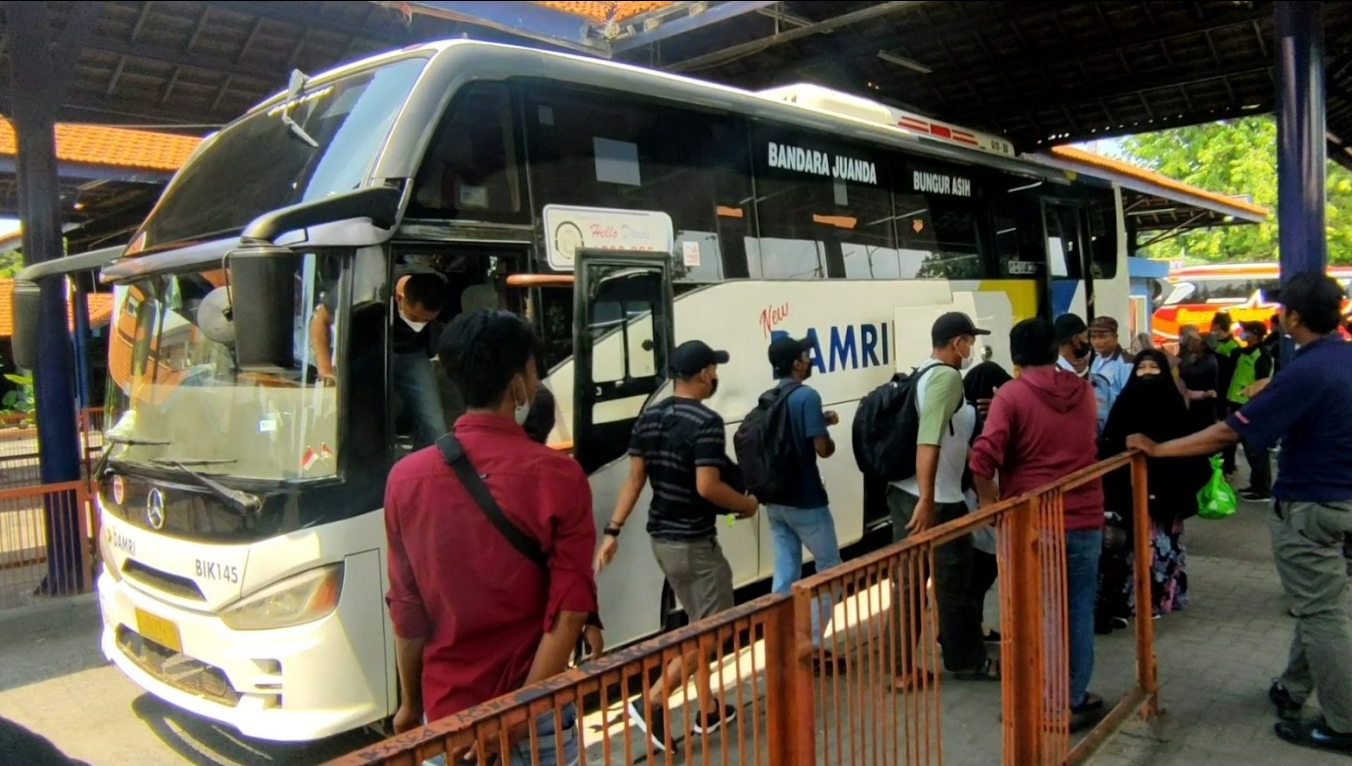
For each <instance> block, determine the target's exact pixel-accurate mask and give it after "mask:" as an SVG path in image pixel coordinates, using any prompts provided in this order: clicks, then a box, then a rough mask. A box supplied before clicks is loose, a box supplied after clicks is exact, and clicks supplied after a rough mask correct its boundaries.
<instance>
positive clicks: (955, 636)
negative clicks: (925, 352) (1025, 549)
mask: <svg viewBox="0 0 1352 766" xmlns="http://www.w3.org/2000/svg"><path fill="white" fill-rule="evenodd" d="M979 335H990V331H988V330H982V329H980V328H978V327H977V326H976V325H975V324H973V323H972V319H971V317H969V316H967V315H966V314H963V313H962V312H959V311H950V312H949V313H947V314H944V315H942V316H940V317H939V318H938V319H936V320H934V325H933V326H932V327H931V329H930V340H931V341H932V343H931V346H932V348H933V352H932V353H931V354H930V358H929V361H927V362H926V363H925V364H923V365H921V366H920V367H919V368H918V369H917V370H916V372H915V375H917V376H918V378H917V380H916V384H915V385H916V389H915V393H916V397H915V406H916V414H917V415H918V417H919V421H920V429H919V432H918V435H917V437H916V453H915V475H914V476H913V477H911V478H909V479H902V480H901V481H894V482H892V483H891V485H890V486H889V487H888V488H887V507H888V509H889V510H890V511H891V515H892V539H893V540H896V541H900V540H903V539H905V538H906V537H907V536H908V535H911V534H919V533H920V532H924V531H925V530H926V529H929V528H930V527H932V526H935V525H938V524H943V523H945V522H948V521H952V520H954V519H956V518H959V517H961V516H963V515H964V514H966V513H967V510H968V509H967V501H966V498H965V497H964V496H963V488H962V476H963V471H964V469H965V468H966V467H967V447H968V445H969V444H970V442H971V440H972V432H973V430H975V428H976V408H974V407H973V406H972V405H970V404H968V403H967V401H966V398H965V397H964V396H963V390H962V374H961V373H960V372H959V370H965V369H967V368H969V367H971V366H972V362H973V360H974V359H975V351H974V350H973V346H974V345H975V344H976V339H977V336H979ZM934 563H935V569H936V571H935V577H934V579H935V592H936V595H937V597H938V601H939V633H940V634H941V635H942V636H943V655H944V667H945V669H947V670H949V671H950V672H952V673H954V675H955V676H956V677H957V678H958V679H961V680H997V679H999V677H1000V673H999V668H998V667H997V666H996V664H995V662H994V661H993V660H991V659H989V658H988V657H987V656H986V648H985V643H984V632H983V631H982V629H981V617H982V615H981V612H980V610H979V607H978V606H977V604H976V602H974V601H973V599H972V598H971V597H970V596H969V595H968V588H969V586H970V584H971V578H972V536H971V535H964V536H962V537H960V538H958V539H956V540H954V541H952V542H950V543H947V544H945V545H941V546H939V549H938V550H937V551H935V554H934ZM917 585H918V584H915V583H910V584H907V587H915V586H917ZM905 612H906V610H904V609H902V610H898V616H899V617H901V619H902V621H903V622H909V621H908V620H907V615H906V614H905ZM917 627H918V626H914V625H903V626H902V628H901V630H900V631H899V635H901V636H903V637H910V638H918V636H914V635H913V634H912V632H913V631H914V630H915V629H916V628H917ZM913 646H914V644H913V643H912V644H911V645H908V646H907V647H904V648H906V649H910V648H913ZM907 653H908V652H903V656H904V655H906V654H907ZM903 665H904V663H903ZM901 670H902V674H903V675H905V673H906V672H907V671H909V670H910V668H908V667H905V666H903V667H902V668H901ZM900 680H903V681H904V680H905V679H904V678H903V679H900ZM893 685H894V686H896V683H895V682H894V684H893Z"/></svg>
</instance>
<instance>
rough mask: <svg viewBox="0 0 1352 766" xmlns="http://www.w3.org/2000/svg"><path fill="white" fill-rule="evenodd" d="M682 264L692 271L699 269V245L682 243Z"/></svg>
mask: <svg viewBox="0 0 1352 766" xmlns="http://www.w3.org/2000/svg"><path fill="white" fill-rule="evenodd" d="M681 262H682V263H684V264H685V265H686V266H687V267H689V268H692V269H697V268H699V243H698V242H682V243H681Z"/></svg>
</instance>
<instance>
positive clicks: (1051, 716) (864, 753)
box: [330, 454, 1157, 766]
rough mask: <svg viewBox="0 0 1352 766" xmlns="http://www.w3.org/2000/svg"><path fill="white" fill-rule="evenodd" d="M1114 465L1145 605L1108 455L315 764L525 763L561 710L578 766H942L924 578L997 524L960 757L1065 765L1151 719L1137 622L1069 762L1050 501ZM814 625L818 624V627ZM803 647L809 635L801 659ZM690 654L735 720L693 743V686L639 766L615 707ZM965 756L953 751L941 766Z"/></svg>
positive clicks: (1146, 640) (1144, 634)
mask: <svg viewBox="0 0 1352 766" xmlns="http://www.w3.org/2000/svg"><path fill="white" fill-rule="evenodd" d="M1127 466H1129V467H1130V468H1129V470H1130V471H1131V474H1132V483H1133V495H1134V497H1133V502H1134V528H1135V536H1134V538H1135V540H1137V541H1139V542H1138V544H1137V545H1136V547H1135V559H1134V585H1135V588H1136V592H1137V593H1140V594H1148V593H1149V592H1150V564H1151V546H1150V545H1149V544H1148V543H1147V542H1146V541H1148V540H1149V517H1148V515H1147V510H1146V502H1147V499H1148V494H1147V489H1146V484H1145V479H1146V474H1145V459H1144V458H1143V457H1141V456H1140V455H1130V454H1123V455H1120V456H1118V457H1115V458H1112V459H1110V460H1106V461H1102V462H1100V463H1097V464H1095V465H1093V466H1091V467H1089V468H1086V469H1084V470H1082V471H1079V472H1077V473H1075V474H1073V475H1071V476H1068V477H1066V478H1065V479H1063V480H1062V481H1060V482H1057V483H1056V484H1054V485H1050V486H1047V487H1044V488H1042V489H1039V490H1038V491H1035V492H1032V493H1029V494H1027V495H1024V496H1022V497H1017V498H1012V499H1010V500H1006V501H1004V502H1001V503H999V504H997V505H994V506H991V507H989V508H985V509H982V510H981V511H979V512H977V513H973V514H968V515H967V516H965V517H963V518H961V519H958V520H956V521H952V522H949V523H947V524H944V525H942V526H939V527H936V528H934V529H931V530H928V531H926V532H924V533H921V534H918V535H915V536H914V537H912V538H911V539H908V540H906V541H904V542H902V543H899V544H896V545H892V546H889V547H887V548H884V549H881V550H878V551H876V552H873V553H871V554H868V555H866V556H863V557H860V558H858V559H855V560H853V561H850V562H847V563H846V564H844V565H842V566H840V567H837V568H835V569H831V570H828V571H826V572H824V573H821V574H818V575H815V576H813V577H811V578H808V579H805V580H803V581H801V582H799V583H797V584H795V585H794V587H793V592H792V594H791V595H789V596H775V595H771V596H766V597H763V598H761V599H758V600H756V601H752V602H750V603H747V604H744V605H742V606H739V607H737V608H735V609H733V610H731V611H730V612H727V613H725V614H722V615H718V616H716V617H714V618H712V619H709V620H705V621H701V622H698V623H696V624H693V625H690V626H687V627H685V628H682V629H680V630H677V631H675V632H672V633H669V634H666V635H664V636H661V637H658V638H656V639H653V640H651V641H648V642H645V643H642V644H639V645H637V646H633V647H629V648H626V649H623V650H620V651H618V652H615V653H613V654H611V655H609V656H607V657H604V658H602V659H601V660H598V661H596V662H594V663H591V664H587V665H584V666H582V667H580V668H576V669H573V670H570V671H568V672H566V673H564V674H562V675H560V676H558V677H556V678H553V679H550V680H549V681H547V682H545V683H542V684H538V685H536V686H532V687H529V688H527V689H523V690H521V691H520V692H517V693H515V694H513V695H509V696H507V697H503V698H500V699H497V700H493V701H491V702H488V703H485V704H483V705H479V706H477V707H474V708H471V709H470V710H467V711H464V712H463V713H460V714H459V715H456V716H453V717H450V718H447V719H444V720H441V721H435V722H432V723H430V724H428V725H426V726H423V727H421V728H419V729H415V730H413V731H410V732H407V733H405V734H403V735H400V736H396V737H394V738H391V739H388V740H386V741H384V742H381V743H379V744H377V745H374V746H372V747H369V748H366V749H364V750H360V751H357V752H355V753H352V754H349V755H347V756H345V757H343V758H339V759H337V760H335V761H333V762H332V763H331V764H330V766H357V765H358V764H363V765H366V766H370V765H373V764H380V765H382V766H395V765H396V764H399V765H401V766H403V765H411V766H417V765H418V764H421V763H422V761H423V760H424V759H426V758H430V757H433V756H435V755H438V754H441V753H450V754H452V756H453V757H454V758H457V759H458V758H463V757H464V754H465V753H472V754H473V756H474V757H472V758H471V759H470V761H471V762H477V763H479V764H488V763H494V762H495V761H493V760H491V755H492V754H493V753H495V752H501V751H502V750H504V749H506V748H507V747H508V746H509V745H512V746H514V747H515V748H516V750H515V756H516V758H515V760H513V761H512V762H513V763H534V762H536V760H535V757H536V755H538V751H539V748H540V747H541V743H542V741H544V739H543V738H542V736H541V734H540V732H541V729H540V725H541V724H542V723H544V724H545V725H546V726H548V724H549V723H551V722H553V723H557V722H559V721H561V720H562V716H563V715H565V711H566V710H568V709H569V708H570V706H571V707H572V708H575V709H577V710H578V711H579V715H580V716H581V715H585V716H586V717H587V723H586V724H585V725H583V724H582V723H581V722H580V723H579V725H578V726H577V727H576V728H575V729H574V730H573V731H572V732H570V734H569V736H575V737H577V738H579V739H580V740H582V741H581V742H580V745H579V751H580V753H579V755H580V757H579V762H580V763H582V764H589V763H593V764H607V765H609V764H629V763H634V762H635V761H636V760H639V759H646V760H647V761H648V762H650V763H670V762H672V759H673V758H676V759H679V760H683V761H684V762H688V763H695V762H698V763H701V764H728V765H729V766H730V765H731V764H737V765H738V766H741V765H742V764H748V763H757V764H759V763H767V764H772V765H773V766H808V764H817V763H831V764H836V765H840V764H846V763H849V764H875V763H883V764H905V765H906V766H919V765H920V764H941V763H943V761H944V738H943V736H942V734H943V732H942V724H943V718H944V716H943V707H942V706H941V704H940V689H941V686H942V685H943V684H942V683H941V679H942V674H941V673H940V669H941V668H940V664H941V663H940V662H939V651H938V646H937V639H938V635H937V632H938V622H937V615H936V609H935V604H934V595H933V593H932V592H931V589H930V588H929V587H927V581H928V580H929V572H933V571H934V568H935V554H936V551H938V550H939V549H940V547H941V546H943V545H944V544H946V543H950V542H952V541H954V540H957V539H958V538H961V537H963V536H965V535H968V534H971V533H972V532H973V531H974V530H976V529H977V528H979V527H982V526H985V525H992V526H994V527H995V529H996V531H997V535H998V540H999V545H998V562H999V570H1000V588H999V590H1000V620H999V625H1000V631H1001V633H1002V641H1001V647H1000V658H1001V663H1000V665H1001V670H1002V678H1001V680H1000V683H999V685H998V688H999V692H1000V705H999V711H1000V719H1001V724H1000V727H1001V738H1000V740H1001V741H1000V743H999V744H998V745H996V744H994V743H992V745H991V746H990V748H989V751H988V752H984V753H980V754H976V756H975V757H980V758H981V759H982V761H981V762H990V760H993V758H994V755H995V753H994V752H993V751H994V750H995V749H996V748H997V747H998V749H999V750H1000V751H1001V753H1002V759H1003V763H1004V764H1006V766H1043V765H1046V766H1050V765H1051V764H1057V765H1058V766H1059V765H1060V764H1066V763H1072V764H1074V763H1081V762H1083V761H1084V760H1085V759H1087V758H1088V757H1089V756H1090V755H1092V754H1093V752H1094V751H1095V750H1096V748H1097V747H1098V746H1099V745H1100V744H1102V743H1103V741H1104V740H1106V739H1107V738H1108V737H1109V736H1111V735H1112V734H1113V733H1114V732H1115V731H1117V730H1118V729H1119V728H1120V727H1121V725H1122V724H1123V723H1124V722H1125V721H1126V720H1127V719H1128V718H1130V717H1131V716H1133V715H1135V714H1137V713H1142V714H1144V715H1146V716H1153V715H1154V714H1155V712H1156V709H1157V702H1156V700H1157V683H1156V677H1155V662H1154V634H1153V624H1152V622H1151V620H1150V619H1149V618H1148V616H1147V617H1146V619H1139V620H1136V621H1135V623H1136V635H1135V640H1136V676H1135V685H1134V688H1133V690H1132V691H1131V692H1130V693H1128V694H1127V695H1126V696H1125V697H1124V698H1123V699H1122V700H1121V701H1120V702H1119V703H1118V704H1117V705H1116V706H1114V707H1113V708H1112V709H1111V710H1110V711H1109V712H1108V714H1107V715H1106V717H1105V718H1104V719H1103V720H1102V721H1101V722H1100V723H1099V724H1098V726H1097V727H1095V728H1094V729H1093V730H1092V731H1090V732H1089V733H1088V735H1087V736H1085V737H1083V738H1082V739H1081V740H1080V741H1079V742H1078V743H1074V746H1073V747H1072V739H1071V735H1070V731H1069V728H1070V727H1069V724H1070V715H1069V712H1070V711H1069V699H1068V697H1069V662H1068V640H1067V624H1066V556H1065V530H1064V523H1063V516H1064V511H1063V497H1064V494H1065V493H1066V492H1067V491H1069V490H1071V489H1074V488H1076V487H1078V486H1081V485H1084V484H1086V483H1088V482H1092V481H1098V480H1099V479H1100V478H1101V477H1102V476H1104V475H1106V474H1108V473H1110V472H1112V471H1114V470H1120V469H1125V468H1126V467H1127ZM1140 603H1143V604H1144V603H1148V599H1146V598H1144V597H1142V599H1141V600H1140ZM814 610H815V611H817V612H818V615H819V620H820V623H819V624H820V627H819V628H817V629H816V630H814V623H813V612H814ZM828 622H829V623H830V628H829V630H828V629H825V624H826V623H828ZM818 631H819V632H818ZM814 633H815V634H816V635H820V636H821V638H820V639H819V640H817V641H815V643H816V644H817V645H816V646H814ZM690 654H694V655H696V656H703V657H711V658H714V659H713V661H712V663H711V665H710V668H709V673H708V676H709V679H710V680H709V685H710V687H711V688H714V689H717V690H718V691H717V692H716V693H715V694H714V696H715V697H721V698H722V699H724V700H725V701H726V702H727V703H728V704H730V705H733V706H734V707H735V708H736V710H737V714H738V722H739V723H737V724H733V725H731V726H729V727H725V728H724V729H722V730H720V732H719V733H718V734H714V735H709V734H697V733H695V732H694V731H693V729H692V727H691V722H692V721H693V720H695V719H694V715H693V712H692V711H694V710H697V708H696V707H695V706H696V705H697V704H698V703H697V702H696V700H697V695H695V694H694V690H695V687H696V686H703V685H704V683H703V682H697V683H692V684H690V685H688V686H687V688H685V689H682V690H680V691H679V692H678V693H677V694H676V695H675V697H674V698H673V700H674V701H673V702H672V704H671V709H672V711H673V712H672V717H671V725H670V730H671V732H672V733H673V738H674V742H673V744H672V747H671V749H670V750H669V751H668V753H667V754H665V756H664V755H663V754H661V753H658V752H654V749H653V748H652V747H651V744H650V743H649V741H648V738H647V737H646V736H645V734H644V733H643V729H642V728H640V727H639V726H638V725H637V723H636V721H635V720H634V718H633V717H632V715H631V714H630V712H629V711H628V705H627V703H628V701H629V700H631V699H637V698H639V695H643V696H646V693H647V691H648V690H649V689H650V688H651V686H650V685H651V683H652V680H653V678H655V677H656V675H657V674H658V672H659V668H661V667H663V666H665V665H666V664H667V663H668V662H670V661H672V660H673V659H675V658H677V657H681V656H685V655H690ZM832 657H835V658H845V660H846V663H847V666H846V667H844V668H842V669H840V670H839V672H833V667H832V665H831V658H832ZM994 686H995V684H992V687H994ZM993 690H994V689H992V691H993ZM992 703H993V699H992ZM992 707H993V704H992ZM994 712H995V711H994V710H993V709H992V711H991V713H992V717H993V716H994ZM546 730H547V729H546ZM545 736H546V737H547V736H549V735H545ZM555 744H562V742H561V741H556V742H555ZM472 748H475V749H473V750H471V749H472ZM971 757H974V754H971V753H955V754H954V756H953V761H952V762H954V763H966V762H970V761H969V759H970V758H971Z"/></svg>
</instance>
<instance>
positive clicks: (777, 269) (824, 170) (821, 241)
mask: <svg viewBox="0 0 1352 766" xmlns="http://www.w3.org/2000/svg"><path fill="white" fill-rule="evenodd" d="M751 147H752V152H753V155H754V157H753V162H754V167H755V173H756V214H757V221H758V223H759V235H760V236H759V241H758V242H757V243H756V245H755V246H754V250H755V252H754V253H748V260H749V270H750V273H751V276H752V277H760V278H764V279H819V278H823V277H837V278H839V277H851V278H864V279H867V278H878V279H887V278H895V277H896V276H897V273H898V267H897V260H896V259H897V251H896V238H895V233H894V230H893V227H892V199H891V194H890V192H889V187H888V179H887V175H886V170H887V163H886V161H885V157H884V156H882V155H880V154H878V153H875V152H873V151H871V150H869V149H866V148H864V147H861V146H857V145H854V144H848V143H845V142H841V141H835V140H832V139H830V138H828V137H824V136H821V135H816V134H812V133H808V132H805V131H794V130H788V129H782V128H779V127H776V126H773V125H768V124H765V123H753V125H752V130H751ZM756 255H758V256H759V258H756V257H754V256H756Z"/></svg>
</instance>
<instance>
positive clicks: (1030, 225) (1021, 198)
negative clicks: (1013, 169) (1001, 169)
mask: <svg viewBox="0 0 1352 766" xmlns="http://www.w3.org/2000/svg"><path fill="white" fill-rule="evenodd" d="M1044 187H1045V184H1043V183H1042V182H1040V181H1030V180H1029V179H1027V178H1017V177H1014V176H1005V175H999V176H995V177H994V180H993V181H992V186H991V195H990V196H991V210H992V212H993V214H994V215H993V222H994V225H995V231H994V241H995V274H994V276H995V278H996V279H1041V278H1043V277H1044V276H1045V275H1046V273H1047V240H1046V239H1045V238H1044V236H1043V229H1042V201H1041V199H1040V197H1039V194H1038V192H1039V191H1041V190H1042V189H1043V188H1044Z"/></svg>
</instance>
